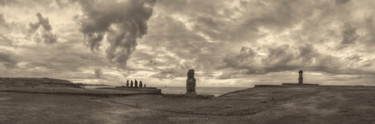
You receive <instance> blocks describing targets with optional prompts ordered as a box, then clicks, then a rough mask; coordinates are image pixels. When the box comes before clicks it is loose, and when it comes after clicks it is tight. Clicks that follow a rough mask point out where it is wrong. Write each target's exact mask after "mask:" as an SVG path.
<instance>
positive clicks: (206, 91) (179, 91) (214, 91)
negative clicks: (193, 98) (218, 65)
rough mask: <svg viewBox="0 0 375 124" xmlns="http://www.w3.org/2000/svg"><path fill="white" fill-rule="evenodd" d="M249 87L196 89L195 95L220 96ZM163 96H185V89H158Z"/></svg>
mask: <svg viewBox="0 0 375 124" xmlns="http://www.w3.org/2000/svg"><path fill="white" fill-rule="evenodd" d="M247 88H250V87H197V88H195V91H196V92H197V94H202V95H214V96H220V95H223V94H225V93H229V92H233V91H237V90H243V89H247ZM158 89H161V92H162V93H163V94H185V93H186V87H158Z"/></svg>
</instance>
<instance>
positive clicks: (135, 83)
mask: <svg viewBox="0 0 375 124" xmlns="http://www.w3.org/2000/svg"><path fill="white" fill-rule="evenodd" d="M134 87H135V88H137V87H138V81H137V80H135V81H134Z"/></svg>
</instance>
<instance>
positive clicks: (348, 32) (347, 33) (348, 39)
mask: <svg viewBox="0 0 375 124" xmlns="http://www.w3.org/2000/svg"><path fill="white" fill-rule="evenodd" d="M342 35H343V40H342V41H341V44H352V43H355V40H357V38H358V34H357V32H356V28H355V27H353V26H352V25H350V24H346V25H345V28H344V30H343V32H342Z"/></svg>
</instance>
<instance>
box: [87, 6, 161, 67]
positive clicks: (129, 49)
mask: <svg viewBox="0 0 375 124" xmlns="http://www.w3.org/2000/svg"><path fill="white" fill-rule="evenodd" d="M155 2H156V1H155V0H129V1H124V2H117V1H88V0H87V1H81V2H80V3H81V5H82V8H83V12H84V15H83V16H82V18H81V21H80V25H81V32H82V33H84V34H85V36H86V37H87V38H88V44H89V45H90V47H91V49H92V50H97V49H98V48H99V46H100V45H101V42H102V41H103V38H104V37H105V36H106V37H107V39H106V40H107V41H108V42H109V44H110V45H109V47H108V48H107V50H106V53H107V58H108V59H109V61H111V62H114V63H116V64H117V65H118V66H120V67H121V68H125V66H126V63H127V61H128V59H129V58H130V56H131V54H132V53H133V51H134V50H135V49H136V46H137V39H138V38H142V36H143V35H145V34H146V33H147V20H148V19H149V18H150V17H151V15H152V7H153V4H154V3H155Z"/></svg>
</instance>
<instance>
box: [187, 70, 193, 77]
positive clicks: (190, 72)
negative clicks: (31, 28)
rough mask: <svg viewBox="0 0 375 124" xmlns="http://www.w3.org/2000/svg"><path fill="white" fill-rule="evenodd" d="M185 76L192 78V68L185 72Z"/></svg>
mask: <svg viewBox="0 0 375 124" xmlns="http://www.w3.org/2000/svg"><path fill="white" fill-rule="evenodd" d="M187 77H188V78H194V69H189V71H188V73H187Z"/></svg>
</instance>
